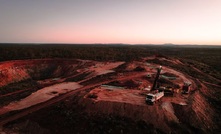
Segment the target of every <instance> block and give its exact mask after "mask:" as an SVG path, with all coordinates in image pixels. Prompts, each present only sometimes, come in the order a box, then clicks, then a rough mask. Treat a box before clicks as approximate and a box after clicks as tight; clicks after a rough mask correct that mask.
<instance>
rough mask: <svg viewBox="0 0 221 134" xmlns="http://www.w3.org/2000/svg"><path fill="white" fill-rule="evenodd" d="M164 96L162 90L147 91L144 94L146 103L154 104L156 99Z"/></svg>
mask: <svg viewBox="0 0 221 134" xmlns="http://www.w3.org/2000/svg"><path fill="white" fill-rule="evenodd" d="M163 96H164V92H163V91H162V92H157V93H149V94H147V96H146V103H148V104H154V103H155V102H156V101H157V100H159V99H160V98H162V97H163Z"/></svg>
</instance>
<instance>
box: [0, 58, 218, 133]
mask: <svg viewBox="0 0 221 134" xmlns="http://www.w3.org/2000/svg"><path fill="white" fill-rule="evenodd" d="M156 61H157V62H156ZM165 63H167V64H165ZM161 65H162V71H161V74H160V78H159V83H160V85H161V86H165V87H169V88H171V89H173V91H174V94H173V96H169V95H168V96H167V95H165V96H164V97H163V98H162V99H160V100H159V101H158V102H156V103H155V104H153V105H149V104H147V103H146V102H145V98H146V94H148V93H149V92H151V91H150V88H151V86H152V85H153V81H154V79H155V76H156V72H157V70H156V69H157V68H159V66H161ZM181 67H182V68H181ZM182 69H190V70H192V71H191V72H196V73H199V74H201V73H202V76H203V77H208V78H210V80H213V81H215V82H214V83H211V82H210V81H205V80H204V79H198V78H195V77H193V76H192V75H191V74H190V73H188V72H185V71H182ZM186 81H188V82H191V83H192V87H191V91H190V93H188V94H183V91H182V86H183V84H184V82H186ZM220 82H221V80H219V79H217V78H214V77H213V76H211V75H209V74H205V73H203V72H201V71H200V70H199V69H197V68H195V67H194V66H189V65H188V64H187V63H184V62H182V61H180V60H178V59H174V58H168V57H161V56H151V57H146V58H142V59H140V60H136V61H131V62H124V61H118V62H113V61H107V62H98V61H92V60H80V59H74V60H72V59H39V60H15V61H6V62H1V63H0V126H1V127H0V132H1V133H217V132H220V125H221V120H220V119H219V118H220V107H219V96H220V91H219V89H220V87H221V86H220V85H218V84H217V83H220Z"/></svg>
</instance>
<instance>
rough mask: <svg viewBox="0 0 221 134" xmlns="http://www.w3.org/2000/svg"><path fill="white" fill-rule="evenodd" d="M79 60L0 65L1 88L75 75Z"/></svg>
mask: <svg viewBox="0 0 221 134" xmlns="http://www.w3.org/2000/svg"><path fill="white" fill-rule="evenodd" d="M80 63H81V62H80V61H77V60H61V59H45V60H25V61H19V60H18V61H8V62H1V63H0V76H1V77H0V87H2V86H5V85H7V84H10V83H15V82H19V81H23V80H27V79H35V80H41V79H46V78H53V77H54V78H56V77H61V76H67V75H71V74H73V73H74V72H75V71H76V70H75V68H76V67H78V66H79V65H80Z"/></svg>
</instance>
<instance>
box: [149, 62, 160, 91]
mask: <svg viewBox="0 0 221 134" xmlns="http://www.w3.org/2000/svg"><path fill="white" fill-rule="evenodd" d="M161 70H162V66H160V67H159V68H157V74H156V77H155V79H154V82H153V86H152V89H151V90H155V89H156V88H157V81H158V79H159V76H160V72H161Z"/></svg>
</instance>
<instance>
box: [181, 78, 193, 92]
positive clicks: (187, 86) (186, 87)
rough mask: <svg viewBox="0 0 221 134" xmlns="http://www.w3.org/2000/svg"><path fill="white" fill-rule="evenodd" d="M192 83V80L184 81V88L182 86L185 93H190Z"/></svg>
mask: <svg viewBox="0 0 221 134" xmlns="http://www.w3.org/2000/svg"><path fill="white" fill-rule="evenodd" d="M191 85H192V83H191V82H187V81H186V82H184V84H183V88H182V90H183V93H184V94H188V93H189V92H190V90H191Z"/></svg>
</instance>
